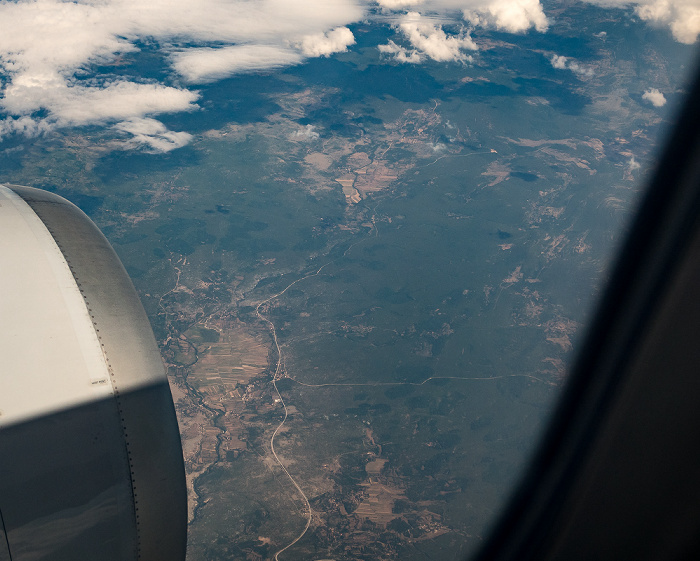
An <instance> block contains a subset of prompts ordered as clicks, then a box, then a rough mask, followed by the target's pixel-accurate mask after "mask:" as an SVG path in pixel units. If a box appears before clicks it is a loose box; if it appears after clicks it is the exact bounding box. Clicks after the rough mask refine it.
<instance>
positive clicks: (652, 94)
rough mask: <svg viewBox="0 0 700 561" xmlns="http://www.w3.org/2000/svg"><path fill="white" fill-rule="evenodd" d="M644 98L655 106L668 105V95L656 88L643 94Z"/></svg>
mask: <svg viewBox="0 0 700 561" xmlns="http://www.w3.org/2000/svg"><path fill="white" fill-rule="evenodd" d="M642 99H645V100H646V101H648V102H650V103H651V104H652V105H653V106H654V107H663V106H664V105H666V97H665V96H664V94H662V93H661V92H660V91H659V90H657V89H656V88H651V89H648V90H647V91H645V92H644V93H643V94H642Z"/></svg>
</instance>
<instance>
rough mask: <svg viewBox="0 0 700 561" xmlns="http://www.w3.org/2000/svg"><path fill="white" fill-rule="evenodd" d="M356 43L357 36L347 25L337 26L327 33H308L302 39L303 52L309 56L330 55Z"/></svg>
mask: <svg viewBox="0 0 700 561" xmlns="http://www.w3.org/2000/svg"><path fill="white" fill-rule="evenodd" d="M354 44H355V36H354V35H353V34H352V31H350V30H349V29H348V28H347V27H336V28H335V29H332V30H331V31H328V32H327V33H314V34H312V35H306V36H305V37H304V38H303V39H302V40H301V45H300V48H301V52H302V53H303V54H304V55H306V56H309V57H319V56H330V55H332V54H333V53H342V52H345V51H347V50H348V47H349V46H350V45H354Z"/></svg>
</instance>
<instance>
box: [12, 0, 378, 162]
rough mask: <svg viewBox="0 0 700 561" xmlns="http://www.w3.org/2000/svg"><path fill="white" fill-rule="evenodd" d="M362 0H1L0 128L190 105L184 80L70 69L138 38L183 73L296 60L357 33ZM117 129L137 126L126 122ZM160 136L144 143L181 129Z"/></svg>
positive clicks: (121, 118) (90, 65)
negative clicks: (174, 82) (0, 84)
mask: <svg viewBox="0 0 700 561" xmlns="http://www.w3.org/2000/svg"><path fill="white" fill-rule="evenodd" d="M363 2H364V0H257V1H255V2H251V1H247V0H198V2H197V4H196V6H194V5H193V4H192V2H191V0H149V2H141V1H138V0H78V1H77V2H65V1H63V0H18V1H9V0H0V21H2V33H0V74H1V75H2V76H3V78H4V89H3V90H0V112H3V113H4V114H5V117H6V118H5V120H1V121H0V122H2V125H1V126H0V134H11V133H12V132H16V133H20V134H38V132H37V131H39V132H42V131H43V132H45V131H47V130H50V129H51V128H52V127H55V126H76V125H78V126H79V125H86V124H95V123H98V124H110V123H121V122H126V123H132V120H134V119H135V121H133V122H141V121H139V119H143V118H144V117H146V116H148V117H153V116H155V115H157V114H159V113H163V112H168V111H183V110H189V109H192V108H193V107H195V105H194V103H195V101H196V99H197V97H198V96H197V94H196V93H194V92H191V91H189V90H187V89H185V88H182V87H173V86H166V85H159V84H148V83H143V82H144V80H143V79H140V78H138V77H136V78H132V79H129V78H126V77H125V78H122V79H121V81H119V82H115V81H114V79H113V78H107V77H106V76H104V75H103V76H102V77H100V76H94V77H93V78H92V79H91V80H89V81H87V80H78V79H76V75H80V76H81V77H85V76H89V75H90V72H91V71H93V69H94V68H95V67H96V65H98V64H101V65H104V64H107V65H109V64H111V63H113V62H115V60H116V59H117V57H118V56H120V55H124V54H126V53H130V52H135V51H137V50H138V47H137V41H139V40H147V41H150V42H155V44H156V45H157V46H159V47H160V48H161V49H162V50H164V51H166V52H170V53H171V59H170V60H171V62H172V64H173V68H174V70H175V71H176V72H179V73H180V74H181V75H182V77H184V78H185V80H187V81H189V82H205V81H211V80H216V79H219V78H222V77H225V76H229V75H231V74H235V73H236V72H248V71H255V70H264V69H268V68H274V67H278V66H282V65H289V64H298V63H299V62H301V61H302V60H303V59H304V57H308V56H323V55H328V54H330V53H332V52H337V51H339V50H343V49H345V48H347V46H348V45H350V44H352V43H353V42H354V37H352V33H351V32H350V30H349V29H347V28H346V27H343V26H344V25H346V24H348V23H351V22H354V21H357V20H359V19H361V18H362V17H363V15H364V14H365V11H366V6H365V5H364V4H363ZM329 30H330V31H329ZM185 45H186V46H187V47H185ZM191 45H194V47H193V46H191ZM213 45H215V46H217V47H221V48H216V49H215V48H211V47H212V46H213ZM39 114H44V115H45V116H42V117H39V116H38V115H39ZM1 118H2V115H0V119H1ZM151 125H152V123H151ZM120 126H121V125H120ZM119 130H120V131H122V132H130V131H132V130H133V131H135V130H136V129H134V127H133V123H132V124H129V125H128V126H124V127H121V128H120V129H119ZM166 132H167V131H166ZM134 135H135V136H134V138H135V139H136V138H138V139H139V141H138V142H137V143H143V142H142V141H143V138H142V136H138V135H136V132H134ZM139 135H141V133H139ZM157 135H159V136H158V138H159V139H160V140H158V141H157V142H156V141H154V140H151V141H149V142H147V143H146V144H148V145H149V146H150V147H151V148H152V149H154V150H162V149H164V148H167V147H168V145H165V144H163V143H162V142H161V141H163V140H164V139H165V141H167V142H170V143H171V144H173V145H181V143H182V142H183V139H185V137H184V136H182V135H179V136H178V134H177V133H172V134H170V133H168V134H165V133H163V132H158V133H157ZM146 136H148V135H146ZM154 138H155V137H154ZM171 141H172V142H171Z"/></svg>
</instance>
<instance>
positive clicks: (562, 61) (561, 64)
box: [551, 55, 566, 70]
mask: <svg viewBox="0 0 700 561" xmlns="http://www.w3.org/2000/svg"><path fill="white" fill-rule="evenodd" d="M551 62H552V66H553V67H554V68H558V69H559V70H565V69H566V57H565V56H559V55H553V56H552V59H551Z"/></svg>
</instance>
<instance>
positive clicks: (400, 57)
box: [377, 39, 423, 64]
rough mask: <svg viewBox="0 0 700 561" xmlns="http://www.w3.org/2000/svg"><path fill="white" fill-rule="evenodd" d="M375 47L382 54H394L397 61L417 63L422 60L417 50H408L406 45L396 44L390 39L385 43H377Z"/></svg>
mask: <svg viewBox="0 0 700 561" xmlns="http://www.w3.org/2000/svg"><path fill="white" fill-rule="evenodd" d="M377 48H378V49H379V52H380V53H382V54H385V55H394V60H396V61H398V62H408V63H411V64H417V63H419V62H421V61H422V60H423V57H422V56H421V55H420V54H419V53H418V51H417V50H415V49H412V50H410V51H409V50H408V49H407V48H406V47H402V46H400V45H397V44H396V43H394V42H393V41H392V40H391V39H389V42H388V43H387V44H386V45H378V46H377Z"/></svg>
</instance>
